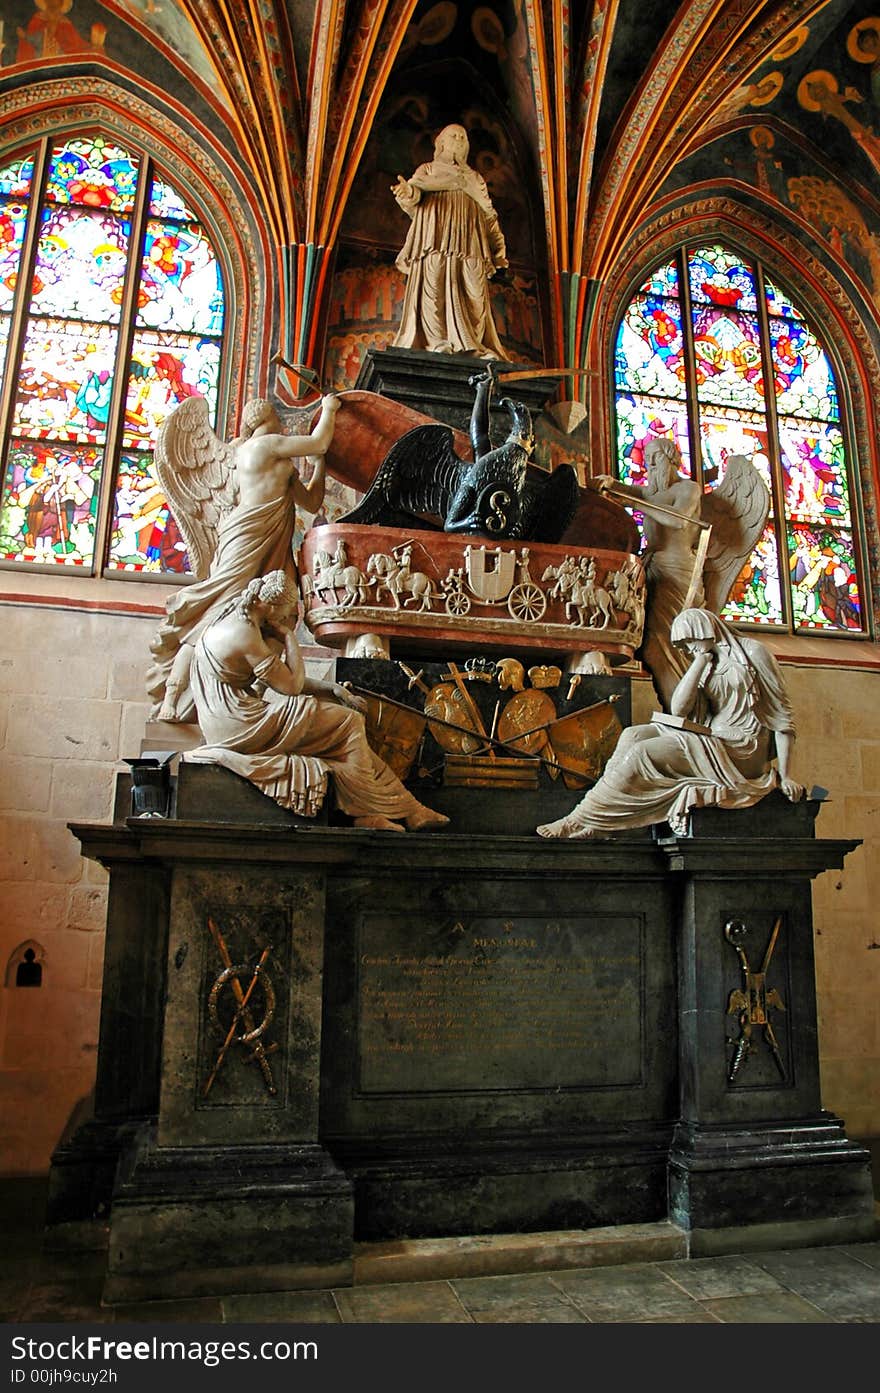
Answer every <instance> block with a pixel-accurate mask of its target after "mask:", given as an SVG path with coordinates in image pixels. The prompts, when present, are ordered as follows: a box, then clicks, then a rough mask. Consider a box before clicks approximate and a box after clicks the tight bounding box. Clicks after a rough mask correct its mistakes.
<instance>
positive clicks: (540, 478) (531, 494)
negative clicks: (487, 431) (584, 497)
mask: <svg viewBox="0 0 880 1393" xmlns="http://www.w3.org/2000/svg"><path fill="white" fill-rule="evenodd" d="M580 501H581V490H580V485H579V483H578V477H577V472H576V470H575V469H573V468H572V466H571V465H570V464H559V465H557V467H556V468H555V469H554V470H553V473H552V474H547V473H545V472H544V470H539V469H537V468H533V467H531V466H530V467H529V470H528V473H527V474H526V482H525V487H524V489H523V500H522V522H521V524H520V527H519V529H518V536H520V537H521V538H522V539H523V541H526V542H551V543H552V542H558V541H559V540H560V539H561V537H562V535H563V533H564V532H565V531H566V530H567V529H568V528H569V527H570V526H571V524H572V522H573V521H574V517H575V514H576V513H577V510H578V507H579V506H580Z"/></svg>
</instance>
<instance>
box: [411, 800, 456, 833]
mask: <svg viewBox="0 0 880 1393" xmlns="http://www.w3.org/2000/svg"><path fill="white" fill-rule="evenodd" d="M448 822H449V818H448V817H447V816H446V814H445V813H435V812H434V809H433V808H426V807H424V806H423V804H421V803H420V804H419V806H418V808H417V809H416V811H415V812H414V813H410V815H409V817H408V818H407V819H406V825H407V827H408V828H409V830H410V832H433V831H434V829H435V828H437V827H445V826H446V825H447V823H448Z"/></svg>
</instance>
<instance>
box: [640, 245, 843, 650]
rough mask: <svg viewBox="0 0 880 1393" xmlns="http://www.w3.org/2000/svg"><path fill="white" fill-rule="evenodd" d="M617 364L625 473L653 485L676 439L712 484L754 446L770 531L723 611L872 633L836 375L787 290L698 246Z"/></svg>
mask: <svg viewBox="0 0 880 1393" xmlns="http://www.w3.org/2000/svg"><path fill="white" fill-rule="evenodd" d="M614 371H615V386H616V393H617V471H618V474H619V477H620V478H621V479H622V480H624V482H626V483H631V484H641V483H643V482H644V481H645V468H644V455H645V446H646V445H647V443H648V442H649V441H650V440H651V439H654V438H657V437H658V436H665V437H667V438H669V439H671V440H674V441H675V443H676V444H677V446H678V447H679V451H680V454H681V472H682V473H683V474H685V475H687V476H688V477H690V478H695V479H697V481H698V482H699V483H701V484H702V485H703V487H704V489H706V490H707V491H708V490H709V489H711V488H713V487H715V486H716V485H717V484H718V482H719V481H720V480H721V479H723V477H724V470H725V464H726V461H727V460H728V459H729V458H730V456H731V455H747V456H748V457H749V458H750V459H751V460H752V462H753V463H754V465H755V467H756V468H757V469H758V471H759V473H760V474H761V475H762V477H763V478H764V481H765V483H766V484H767V487H768V491H769V493H770V498H771V508H770V514H769V517H768V521H767V526H766V528H765V530H764V533H763V535H762V536H761V538H760V539H759V541H758V542H757V544H756V546H755V549H754V552H753V553H752V555H751V557H750V558H749V560H748V562H747V563H746V565H745V566H744V567H743V570H742V572H741V573H740V575H739V577H738V578H737V580H736V582H735V584H734V586H733V589H732V591H731V594H730V598H729V600H728V603H727V607H726V608H725V610H724V617H725V618H726V619H728V620H730V621H737V622H743V623H757V624H765V625H772V626H778V627H790V628H793V629H795V630H800V631H806V632H817V631H822V632H829V633H864V632H865V631H866V626H865V621H864V616H863V612H862V601H861V594H862V587H861V584H860V581H859V567H858V561H857V547H856V541H855V535H854V520H853V513H852V505H851V497H852V493H851V469H850V462H849V460H848V457H847V446H846V436H845V430H844V426H843V424H842V422H841V412H840V399H839V392H838V385H837V380H836V376H835V370H834V367H833V365H832V362H831V359H830V358H829V356H828V353H827V352H826V350H825V348H824V346H823V344H822V341H821V336H820V334H819V333H818V332H817V331H816V328H815V327H814V326H813V325H812V324H811V323H810V321H809V318H808V316H807V315H805V314H804V313H803V312H802V311H801V310H800V309H799V308H798V307H797V306H796V305H794V304H793V303H792V301H791V298H790V296H789V295H788V292H787V291H785V290H783V289H782V288H781V287H780V286H778V285H777V284H775V282H773V281H772V280H771V279H769V278H768V277H767V276H766V275H765V274H764V272H763V269H762V268H761V267H760V266H758V265H757V264H756V263H754V262H752V261H750V260H749V259H748V258H747V257H742V256H740V255H739V253H737V252H735V251H733V250H732V249H731V248H729V247H725V246H719V245H705V246H696V247H689V248H687V249H686V250H684V251H683V252H681V253H680V254H678V255H677V256H675V257H674V258H673V259H672V260H671V261H669V262H667V263H666V264H665V265H664V266H660V267H657V268H656V269H655V270H654V271H653V272H652V273H651V275H650V276H648V277H647V278H646V279H645V280H644V281H643V283H642V284H641V285H640V286H639V287H638V289H637V290H636V291H635V293H634V295H633V298H632V300H631V302H630V304H629V305H628V307H627V308H626V310H625V312H624V314H623V316H622V318H621V321H620V327H619V330H618V334H617V341H616V345H615V359H614Z"/></svg>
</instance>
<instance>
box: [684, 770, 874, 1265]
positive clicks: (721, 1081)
mask: <svg viewBox="0 0 880 1393" xmlns="http://www.w3.org/2000/svg"><path fill="white" fill-rule="evenodd" d="M818 807H819V805H818V804H817V803H804V804H800V805H797V806H792V805H791V804H789V803H787V802H786V800H785V799H784V798H783V797H782V795H781V794H773V795H771V796H770V797H769V798H767V799H765V800H764V802H763V803H761V804H758V805H757V806H756V807H754V808H749V809H746V810H743V811H741V812H730V811H722V810H714V809H711V810H710V809H704V810H701V811H699V812H697V813H695V814H694V815H693V818H692V835H691V836H690V837H686V838H669V839H668V840H666V841H663V842H661V846H662V849H663V851H664V852H665V853H666V855H667V857H668V860H669V866H670V870H671V871H672V872H673V873H674V875H675V877H676V879H677V880H678V882H679V902H678V925H677V933H678V980H679V989H678V1012H679V1097H680V1120H679V1122H678V1125H677V1127H676V1130H675V1134H674V1139H673V1144H672V1147H671V1150H670V1158H669V1215H670V1218H671V1219H672V1220H673V1221H674V1222H675V1223H677V1224H680V1225H681V1226H682V1227H683V1228H685V1229H686V1230H688V1231H689V1235H690V1251H691V1253H692V1254H694V1255H699V1254H703V1253H715V1252H724V1251H732V1250H737V1251H741V1250H742V1247H743V1245H744V1244H745V1245H746V1246H748V1245H749V1243H750V1241H754V1242H756V1243H758V1242H762V1243H763V1246H767V1245H766V1240H767V1239H768V1238H770V1237H772V1236H773V1235H772V1231H773V1230H778V1242H779V1243H780V1244H783V1243H784V1244H792V1245H794V1244H801V1243H815V1242H822V1241H831V1240H834V1241H841V1240H843V1241H849V1240H852V1239H855V1238H859V1237H867V1236H869V1234H870V1232H871V1225H872V1224H873V1196H872V1187H871V1174H870V1158H869V1155H868V1153H867V1152H866V1151H865V1150H864V1149H863V1148H861V1147H858V1146H856V1145H854V1144H853V1143H852V1142H851V1141H850V1140H849V1139H848V1138H847V1136H846V1134H845V1132H844V1127H843V1123H842V1122H841V1120H840V1119H839V1118H837V1117H835V1116H834V1115H833V1114H831V1113H829V1112H826V1111H824V1110H823V1109H822V1107H821V1099H820V1091H819V1056H818V1048H817V1038H816V987H815V971H814V963H813V921H812V907H811V891H810V882H811V880H812V879H813V878H814V877H815V876H816V875H818V874H820V873H821V872H822V871H825V870H828V869H830V868H831V867H840V866H842V865H843V861H844V857H845V856H846V855H847V854H848V852H850V851H852V850H853V849H854V848H855V847H856V846H857V845H858V843H856V842H852V841H837V840H824V839H823V840H816V838H815V834H814V827H813V824H814V820H815V816H816V813H817V811H818ZM738 950H739V951H738ZM746 969H748V972H747V970H746ZM737 994H739V995H737Z"/></svg>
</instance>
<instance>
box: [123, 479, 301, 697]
mask: <svg viewBox="0 0 880 1393" xmlns="http://www.w3.org/2000/svg"><path fill="white" fill-rule="evenodd" d="M295 518H296V509H295V503H294V499H293V489H292V486H291V487H288V488H287V489H285V491H284V492H283V493H282V494H280V495H279V497H278V498H273V499H270V500H269V501H268V502H267V503H259V504H255V505H253V506H251V507H243V506H242V505H241V504H239V506H238V507H237V508H234V509H233V510H232V512H230V513H228V514H227V516H226V517H225V518H224V519H223V521H222V522H221V523H220V526H219V528H218V532H217V550H216V552H215V554H214V557H213V560H212V562H211V569H210V572H209V574H208V575H207V576H206V578H205V579H204V580H199V581H194V582H193V584H192V585H188V586H187V587H186V588H185V589H183V590H181V592H180V594H179V595H176V596H175V597H174V599H173V600H170V601H169V602H168V604H167V607H166V611H167V612H166V615H165V618H164V619H163V620H162V623H161V624H160V625H159V628H158V630H157V632H156V635H155V637H154V639H153V641H152V643H151V644H150V649H151V652H152V654H153V661H152V663H151V664H150V667H149V669H148V671H147V692H148V693H149V695H150V696H151V697H152V699H153V700H154V701H155V702H157V703H159V704H161V701H162V698H163V696H164V694H165V688H166V685H167V682H168V678H169V676H170V674H171V669H172V666H173V664H174V659H175V657H176V656H177V653H178V651H179V649H180V647H181V645H182V644H184V643H187V644H190V645H192V644H195V642H196V640H197V639H198V637H199V635H200V634H201V633H203V632H204V630H205V629H206V628H207V627H208V626H209V625H210V624H212V623H213V621H214V620H215V619H217V618H219V616H220V614H221V613H222V612H223V610H225V609H226V608H227V607H228V605H229V602H230V600H233V599H235V597H236V596H237V595H240V594H241V591H242V590H243V589H244V587H245V585H247V583H248V581H249V580H251V578H252V577H253V576H255V575H260V574H263V573H265V572H268V571H274V570H283V571H285V572H286V573H287V574H288V575H289V576H290V578H291V580H293V581H296V567H295V564H294V561H293V554H292V550H291V545H292V539H293V529H294V522H295ZM183 714H184V715H185V716H186V717H187V718H188V719H190V720H193V719H195V717H194V715H193V714H192V712H191V711H188V712H186V713H183Z"/></svg>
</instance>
